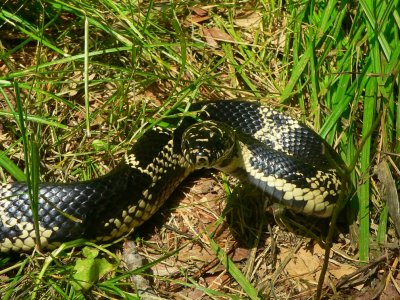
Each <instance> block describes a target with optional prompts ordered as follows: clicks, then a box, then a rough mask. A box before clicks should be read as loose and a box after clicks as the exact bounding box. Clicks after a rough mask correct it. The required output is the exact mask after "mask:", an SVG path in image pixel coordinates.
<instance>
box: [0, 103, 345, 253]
mask: <svg viewBox="0 0 400 300" xmlns="http://www.w3.org/2000/svg"><path fill="white" fill-rule="evenodd" d="M191 111H193V112H196V116H197V118H200V119H201V120H204V122H198V123H197V122H195V121H194V119H192V118H186V119H185V120H184V121H183V122H182V123H181V125H180V126H178V127H177V128H176V129H175V130H170V129H162V128H158V127H157V128H154V129H153V130H150V131H148V132H146V133H145V134H144V135H143V136H142V137H141V138H140V139H139V140H138V141H137V142H136V143H135V145H134V146H133V148H132V150H131V151H130V153H128V154H127V155H126V156H125V159H124V161H123V162H121V163H120V164H119V165H118V166H117V167H116V168H115V169H114V170H112V171H111V172H110V173H108V174H106V175H104V176H102V177H99V178H97V179H94V180H90V181H84V182H75V183H45V182H44V183H40V185H39V210H38V219H39V228H38V229H39V233H40V244H41V246H42V248H48V249H51V248H54V247H57V245H59V244H61V243H63V242H66V241H70V240H74V239H77V238H85V239H89V240H94V241H107V240H111V239H114V238H117V237H120V236H122V235H124V234H126V233H128V232H130V230H131V229H132V228H134V227H137V226H139V225H141V224H142V223H143V222H145V221H146V220H147V219H149V218H150V217H151V216H152V215H153V214H154V213H155V212H156V211H157V210H158V209H159V208H160V206H161V205H162V204H163V203H164V202H165V201H166V199H168V197H169V196H170V195H171V193H172V192H173V191H174V190H175V189H176V188H177V186H178V185H179V184H180V183H181V182H182V181H183V180H184V179H185V178H186V177H187V176H188V175H189V174H190V173H192V172H193V171H194V170H195V169H197V168H201V167H213V168H217V169H220V170H222V171H224V172H226V173H229V174H232V175H234V176H237V177H238V178H239V179H241V180H244V181H246V182H249V183H250V184H252V185H253V186H254V187H255V188H258V189H260V190H261V191H262V192H263V193H265V195H266V196H268V197H269V198H271V199H272V201H274V202H278V203H281V204H283V205H284V206H286V207H287V208H289V209H292V210H294V211H297V212H300V213H304V214H310V215H315V216H318V217H329V216H330V215H331V214H332V211H333V208H334V206H335V202H336V201H337V199H338V194H339V191H340V188H341V185H342V183H341V179H340V176H339V174H340V172H341V168H344V163H343V161H342V160H341V158H340V157H339V155H338V154H337V153H336V152H335V151H334V150H333V149H332V147H331V146H330V145H329V144H327V143H326V142H325V141H324V140H323V139H322V138H321V137H320V136H318V134H316V133H315V132H314V131H313V130H312V129H310V128H309V127H307V126H305V125H304V124H302V123H300V122H298V121H296V120H295V119H293V118H291V117H289V116H287V115H285V114H282V113H281V112H278V111H276V110H273V109H271V108H269V107H267V106H263V105H261V104H260V103H258V102H246V101H234V100H229V101H228V100H227V101H215V102H204V103H197V104H194V105H192V107H191ZM207 120H208V121H207ZM70 216H73V217H74V218H70ZM35 244H36V241H35V230H34V225H33V219H32V213H31V208H30V201H29V196H28V187H27V185H26V184H25V183H20V182H15V183H3V184H1V185H0V251H1V252H8V251H29V250H32V249H33V248H34V246H35Z"/></svg>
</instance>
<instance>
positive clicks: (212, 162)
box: [182, 121, 236, 169]
mask: <svg viewBox="0 0 400 300" xmlns="http://www.w3.org/2000/svg"><path fill="white" fill-rule="evenodd" d="M235 135H236V134H235V131H234V130H233V129H232V128H231V127H229V126H227V125H225V124H224V123H221V122H215V121H204V122H200V123H196V124H194V125H192V126H190V127H188V128H187V129H186V130H185V132H184V133H183V136H182V153H183V156H184V157H185V159H186V160H187V162H188V163H189V164H191V165H193V166H194V167H195V168H196V169H201V168H211V167H214V166H216V165H219V164H220V163H221V162H222V161H223V160H225V159H227V158H228V157H229V156H230V155H231V153H232V151H233V149H234V148H235V144H236V137H235Z"/></svg>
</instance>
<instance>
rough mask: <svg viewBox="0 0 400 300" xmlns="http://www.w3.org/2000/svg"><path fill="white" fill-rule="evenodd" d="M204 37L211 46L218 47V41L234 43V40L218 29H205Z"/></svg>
mask: <svg viewBox="0 0 400 300" xmlns="http://www.w3.org/2000/svg"><path fill="white" fill-rule="evenodd" d="M203 35H204V37H205V39H206V41H207V43H208V44H209V45H210V46H213V47H216V46H218V43H217V41H223V42H234V40H233V38H232V37H231V36H230V35H229V34H227V33H226V32H223V31H222V30H221V29H219V28H217V27H212V28H203Z"/></svg>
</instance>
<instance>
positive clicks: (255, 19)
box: [234, 11, 261, 28]
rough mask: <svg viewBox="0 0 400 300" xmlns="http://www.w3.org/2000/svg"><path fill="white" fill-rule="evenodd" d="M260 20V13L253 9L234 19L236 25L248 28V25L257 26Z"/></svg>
mask: <svg viewBox="0 0 400 300" xmlns="http://www.w3.org/2000/svg"><path fill="white" fill-rule="evenodd" d="M260 21H261V13H260V12H258V11H255V12H252V13H250V14H246V15H244V16H241V17H240V18H237V19H235V21H234V22H235V24H236V26H238V27H244V28H249V27H257V26H258V25H259V24H260Z"/></svg>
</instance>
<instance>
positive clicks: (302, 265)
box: [279, 249, 322, 282]
mask: <svg viewBox="0 0 400 300" xmlns="http://www.w3.org/2000/svg"><path fill="white" fill-rule="evenodd" d="M289 252H290V250H288V249H281V254H280V255H279V256H280V258H281V260H283V259H284V258H285V257H286V256H287V255H288V254H289ZM321 264H322V263H321V260H320V259H319V258H318V257H317V256H316V255H313V254H312V253H311V252H310V251H308V250H305V249H300V250H299V251H298V252H297V253H296V254H294V255H293V257H292V259H291V260H290V261H289V263H288V264H287V266H286V268H285V270H286V271H287V272H288V274H289V275H290V276H292V277H299V276H301V279H302V280H307V281H312V282H315V281H316V280H317V278H318V277H317V276H319V269H320V267H321ZM317 271H318V272H317Z"/></svg>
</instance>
